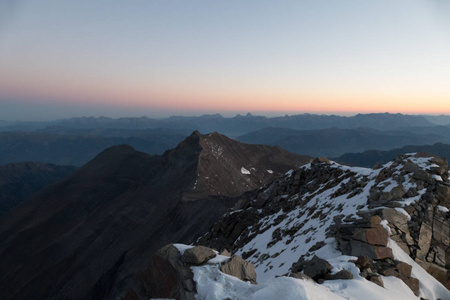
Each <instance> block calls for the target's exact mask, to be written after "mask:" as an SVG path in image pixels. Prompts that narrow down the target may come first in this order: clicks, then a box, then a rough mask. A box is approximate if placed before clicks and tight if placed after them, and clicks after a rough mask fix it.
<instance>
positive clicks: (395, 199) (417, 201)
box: [198, 153, 450, 298]
mask: <svg viewBox="0 0 450 300" xmlns="http://www.w3.org/2000/svg"><path fill="white" fill-rule="evenodd" d="M448 179H449V169H448V162H447V160H446V159H443V158H440V157H435V156H430V155H425V154H420V153H419V154H407V155H402V156H399V157H397V158H396V159H395V160H394V161H392V162H390V163H388V164H386V165H384V166H375V167H374V168H373V169H365V168H351V167H346V166H341V165H338V164H335V163H334V162H330V161H328V160H327V159H324V158H317V159H315V160H313V161H312V162H311V163H310V164H308V165H306V166H304V167H301V168H299V169H297V170H293V171H290V172H288V173H286V174H285V175H284V176H282V177H280V178H278V179H276V180H275V182H274V183H272V184H271V185H270V186H269V187H268V188H267V189H262V190H260V192H259V194H258V195H257V197H256V198H255V199H254V200H252V201H247V202H245V203H240V206H239V207H236V209H235V210H234V211H232V212H230V213H228V214H227V215H225V216H224V217H223V218H222V219H221V220H220V221H219V222H218V223H216V224H215V225H214V226H213V227H212V228H211V230H210V232H209V233H207V234H206V235H205V236H203V237H202V238H201V239H199V241H198V243H199V244H202V245H207V246H210V247H213V248H216V249H220V250H222V249H228V250H230V251H231V252H232V253H237V254H240V255H241V256H242V257H243V258H244V259H246V260H248V261H250V262H252V263H254V264H255V267H256V271H257V273H258V274H259V275H258V276H260V274H262V275H263V278H264V279H267V278H270V277H274V276H276V275H282V274H285V275H289V274H290V275H291V276H293V277H297V278H303V277H304V276H305V275H307V276H306V277H311V278H312V279H314V280H315V281H317V282H323V280H329V279H351V276H350V275H351V274H350V275H349V272H345V270H343V272H340V273H339V272H338V273H334V274H333V273H332V272H331V268H330V266H328V265H327V261H326V260H324V259H323V257H324V256H326V254H325V253H326V252H327V251H328V252H330V251H335V250H338V251H339V253H340V254H341V255H342V254H343V255H349V256H352V257H357V258H358V259H357V260H353V261H352V262H353V263H355V265H356V266H357V267H358V268H359V270H360V275H361V276H362V277H364V278H366V279H368V280H370V281H372V282H374V283H376V284H378V285H381V286H382V285H383V281H382V279H381V277H380V275H383V276H395V277H397V278H399V279H401V280H402V281H403V282H405V284H406V285H407V286H408V287H410V288H411V290H412V291H413V292H414V293H415V294H416V295H420V296H421V297H424V295H423V294H421V293H422V292H421V291H420V289H419V286H420V282H419V280H420V279H418V278H415V277H414V276H413V275H412V274H411V269H412V266H411V265H410V264H408V263H405V262H402V261H400V260H398V259H397V258H396V257H395V255H394V253H393V250H392V246H391V245H390V243H391V242H390V241H391V240H392V241H393V242H395V243H396V244H397V245H398V246H399V247H400V248H401V249H402V250H403V251H404V252H405V253H407V254H408V255H409V256H410V257H411V258H412V259H413V260H414V261H415V262H416V263H418V264H419V265H420V266H421V267H422V268H423V269H425V270H426V271H427V272H428V273H429V274H431V275H432V276H433V277H434V278H436V279H437V280H438V281H439V282H441V283H442V284H443V285H444V286H445V287H446V288H447V289H450V277H449V270H450V246H449V244H450V243H449V241H450V233H449V227H450V224H449V215H450V214H449V208H450V184H449V181H448ZM330 249H331V250H330ZM319 257H321V258H319ZM330 258H331V257H330ZM327 259H328V257H327ZM312 266H314V267H312ZM311 269H312V270H314V271H313V272H311V271H310V270H311ZM449 295H450V294H449ZM424 298H426V297H424Z"/></svg>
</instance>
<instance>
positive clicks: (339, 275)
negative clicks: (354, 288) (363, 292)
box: [325, 270, 353, 280]
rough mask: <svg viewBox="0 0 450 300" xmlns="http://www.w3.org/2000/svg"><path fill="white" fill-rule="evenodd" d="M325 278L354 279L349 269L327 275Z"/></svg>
mask: <svg viewBox="0 0 450 300" xmlns="http://www.w3.org/2000/svg"><path fill="white" fill-rule="evenodd" d="M325 279H327V280H337V279H353V274H352V272H350V271H348V270H341V271H339V272H337V273H336V274H328V275H327V276H325Z"/></svg>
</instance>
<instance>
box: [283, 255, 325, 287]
mask: <svg viewBox="0 0 450 300" xmlns="http://www.w3.org/2000/svg"><path fill="white" fill-rule="evenodd" d="M331 269H332V266H331V265H330V263H329V262H328V261H326V260H324V259H321V258H319V257H317V256H316V255H314V257H313V258H312V259H311V260H308V261H304V260H302V259H300V260H299V261H298V262H297V263H294V264H293V266H292V268H291V270H292V272H294V273H297V272H299V271H301V272H302V273H303V274H305V275H307V276H309V277H311V278H312V279H314V280H315V281H318V280H319V279H324V278H326V276H327V275H328V274H329V273H330V271H331Z"/></svg>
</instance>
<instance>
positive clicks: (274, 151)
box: [0, 132, 309, 299]
mask: <svg viewBox="0 0 450 300" xmlns="http://www.w3.org/2000/svg"><path fill="white" fill-rule="evenodd" d="M205 145H214V146H215V147H219V148H222V149H230V148H231V150H224V153H232V154H230V155H226V156H219V157H218V158H216V157H214V156H213V154H214V153H213V152H212V151H211V149H210V148H208V147H206V146H205ZM248 147H251V150H248V149H246V148H247V146H246V145H242V144H240V143H239V142H236V141H233V140H230V139H227V138H225V137H223V136H220V135H218V134H210V135H205V136H204V135H201V134H199V133H198V132H194V133H193V134H192V135H191V136H189V137H188V138H187V139H186V140H184V141H183V142H182V143H180V144H179V145H178V146H177V147H176V148H175V149H172V150H169V151H166V152H165V153H164V155H162V156H150V155H147V154H145V153H142V152H138V151H136V150H134V149H132V148H131V147H129V146H115V147H112V148H110V149H107V150H105V151H104V152H103V153H101V154H99V155H98V156H97V157H96V158H95V159H93V160H92V161H91V162H89V163H88V164H87V165H85V166H83V167H82V168H80V169H79V170H78V171H77V172H76V173H75V174H74V175H72V176H71V177H70V178H68V179H66V180H64V181H62V182H59V183H58V184H56V185H54V186H52V187H50V188H48V189H46V190H45V191H42V192H41V193H40V194H39V195H38V196H37V197H36V198H35V199H33V200H32V201H31V202H29V203H28V204H26V205H24V206H22V207H21V208H20V209H17V210H15V211H13V212H12V213H11V214H9V215H8V216H5V217H4V218H3V219H1V220H0V256H1V257H2V260H1V261H0V298H2V299H24V298H32V299H49V298H52V297H55V299H59V298H62V299H115V298H116V297H117V296H119V295H122V294H123V293H125V292H126V287H128V286H129V285H130V284H131V283H132V282H135V281H134V280H133V277H134V276H135V274H136V272H137V271H138V270H140V269H142V264H143V263H144V262H145V261H146V260H147V259H148V257H150V256H151V254H153V253H154V251H156V250H157V249H158V248H160V247H161V246H163V245H164V244H167V243H169V242H185V243H190V242H193V241H194V240H195V239H196V238H197V237H198V236H199V235H200V234H201V233H204V232H206V231H207V229H208V228H209V226H211V225H212V224H213V223H214V222H216V221H217V220H218V219H219V218H220V216H221V215H223V213H224V212H225V211H227V209H228V208H229V207H231V206H233V205H234V204H235V203H236V202H237V201H238V200H239V199H241V198H242V197H244V198H245V197H246V196H245V194H244V195H240V194H239V193H240V191H242V193H244V192H246V191H251V190H252V189H253V186H254V185H256V182H260V183H261V185H263V184H264V183H265V182H269V181H270V180H271V179H273V178H274V177H275V176H277V173H276V172H274V173H273V174H269V173H265V174H264V177H263V176H262V175H261V176H258V174H259V173H256V172H255V173H254V179H251V180H250V182H249V186H248V187H247V186H241V187H240V189H234V190H223V191H225V192H226V193H225V192H224V193H225V194H222V193H221V194H220V195H219V193H218V192H217V191H219V190H220V191H222V190H221V188H222V187H221V186H219V185H223V186H230V185H229V184H228V183H227V182H226V181H217V182H215V183H214V184H211V185H205V186H204V187H203V188H202V193H201V195H203V196H199V194H196V195H195V197H188V198H189V199H188V200H191V201H183V199H184V197H186V195H192V190H193V189H194V187H195V186H196V182H200V180H199V178H205V177H208V176H210V175H211V174H210V173H208V172H207V171H206V170H205V168H202V167H201V165H202V164H201V163H200V161H211V163H212V164H213V165H214V171H216V172H218V174H222V173H227V172H228V170H235V169H239V170H240V168H241V162H242V161H243V162H249V163H248V165H246V166H248V168H249V169H251V168H252V167H255V168H258V169H259V168H260V169H261V170H267V169H270V168H272V169H273V170H274V171H275V170H279V171H280V172H285V171H287V170H288V169H290V168H292V167H293V166H294V165H300V164H302V163H306V162H307V161H308V160H309V157H304V156H295V155H293V154H291V153H288V152H286V151H284V150H281V149H279V148H274V147H262V146H261V147H258V146H248ZM238 156H239V160H241V161H240V162H239V163H238V165H233V162H234V161H239V160H238ZM285 156H286V157H287V159H286V160H285V159H284V158H283V157H285ZM255 157H261V158H264V159H265V160H267V161H269V163H267V164H265V163H264V161H262V160H258V159H254V158H255ZM267 157H272V159H271V160H268V159H267ZM225 161H227V163H228V164H229V165H230V166H229V167H227V168H225V167H223V166H224V165H225V164H223V162H225ZM283 161H289V164H284V165H283V163H280V162H283ZM252 163H254V164H252ZM244 175H246V176H248V175H247V174H242V173H241V174H240V176H242V177H241V178H239V177H236V178H235V180H243V179H242V178H244ZM269 175H270V176H269ZM233 193H235V194H233ZM242 193H241V194H242ZM238 194H239V195H238ZM236 195H237V196H236ZM234 196H235V197H234ZM192 200H196V201H192ZM58 297H59V298H58Z"/></svg>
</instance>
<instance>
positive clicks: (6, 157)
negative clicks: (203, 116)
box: [0, 128, 187, 166]
mask: <svg viewBox="0 0 450 300" xmlns="http://www.w3.org/2000/svg"><path fill="white" fill-rule="evenodd" d="M48 131H49V132H0V164H7V163H11V162H24V161H37V162H41V163H53V164H57V165H74V166H81V165H83V164H85V163H86V162H88V161H89V160H91V159H92V158H94V157H95V155H97V154H98V153H100V152H101V151H103V150H104V149H106V148H108V147H111V146H113V145H121V144H129V145H131V146H133V147H134V148H136V149H137V150H139V151H144V152H146V153H150V154H162V153H163V152H164V151H165V150H167V149H170V148H173V147H175V146H176V145H177V144H178V143H179V142H180V141H181V140H183V139H184V138H185V137H186V136H187V135H186V134H183V133H182V132H180V131H178V130H167V129H151V130H141V131H130V130H129V131H126V130H115V129H114V130H113V129H111V130H110V129H83V130H81V129H73V131H74V132H76V133H77V134H78V135H65V134H60V132H61V131H64V132H65V133H71V132H72V129H70V130H69V129H61V128H51V130H48ZM52 132H57V133H52ZM122 136H124V137H122Z"/></svg>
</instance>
